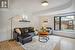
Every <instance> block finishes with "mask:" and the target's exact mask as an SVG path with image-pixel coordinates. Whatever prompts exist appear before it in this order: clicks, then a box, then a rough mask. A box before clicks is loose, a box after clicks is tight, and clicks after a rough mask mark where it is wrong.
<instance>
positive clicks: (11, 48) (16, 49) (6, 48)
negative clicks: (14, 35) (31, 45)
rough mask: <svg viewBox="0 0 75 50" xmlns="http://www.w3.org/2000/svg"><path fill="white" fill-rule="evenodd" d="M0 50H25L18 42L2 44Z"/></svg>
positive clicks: (0, 43)
mask: <svg viewBox="0 0 75 50" xmlns="http://www.w3.org/2000/svg"><path fill="white" fill-rule="evenodd" d="M0 50H24V49H23V48H22V47H21V45H19V44H17V42H16V41H4V42H0Z"/></svg>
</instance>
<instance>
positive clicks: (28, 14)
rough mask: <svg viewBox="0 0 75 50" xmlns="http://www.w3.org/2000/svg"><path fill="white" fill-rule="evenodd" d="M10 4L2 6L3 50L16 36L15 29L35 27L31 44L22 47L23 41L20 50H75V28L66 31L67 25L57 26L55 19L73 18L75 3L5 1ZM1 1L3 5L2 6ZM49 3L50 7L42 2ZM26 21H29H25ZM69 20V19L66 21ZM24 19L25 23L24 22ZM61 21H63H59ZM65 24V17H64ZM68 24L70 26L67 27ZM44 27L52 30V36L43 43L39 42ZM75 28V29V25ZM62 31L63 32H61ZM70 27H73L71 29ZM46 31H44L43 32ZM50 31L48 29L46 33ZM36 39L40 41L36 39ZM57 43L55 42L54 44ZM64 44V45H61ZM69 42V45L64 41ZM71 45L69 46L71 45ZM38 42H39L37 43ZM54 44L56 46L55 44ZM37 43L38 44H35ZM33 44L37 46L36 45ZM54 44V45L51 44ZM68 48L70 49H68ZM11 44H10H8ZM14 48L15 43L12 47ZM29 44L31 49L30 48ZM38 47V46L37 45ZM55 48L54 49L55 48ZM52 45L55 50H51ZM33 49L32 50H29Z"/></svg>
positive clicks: (0, 36)
mask: <svg viewBox="0 0 75 50" xmlns="http://www.w3.org/2000/svg"><path fill="white" fill-rule="evenodd" d="M1 1H6V2H7V4H8V5H7V4H6V3H4V4H6V7H1V5H0V16H1V17H0V23H1V24H0V46H1V47H2V48H1V47H0V50H2V49H3V47H4V46H5V45H4V46H2V44H1V43H3V44H4V43H6V41H11V42H12V41H14V40H12V39H13V37H14V35H13V32H14V29H15V28H25V27H33V28H34V34H35V35H34V36H33V39H32V41H31V42H28V43H25V44H24V45H22V43H21V42H17V41H16V40H15V41H16V43H17V44H19V43H20V44H19V45H20V47H19V48H24V49H25V50H37V49H38V48H39V49H38V50H67V49H68V50H74V49H75V47H74V45H72V44H75V34H74V33H75V31H74V28H73V29H71V30H70V29H69V30H61V29H65V28H66V26H64V27H62V25H60V26H59V25H57V26H56V23H55V22H56V20H54V19H55V17H59V18H60V17H61V16H73V17H75V0H67V1H66V0H19V1H18V0H1ZM1 1H0V4H1ZM43 1H47V2H46V3H48V5H47V6H42V5H41V4H42V2H43ZM24 19H25V21H24ZM64 19H67V18H64ZM20 20H21V21H20ZM59 21H60V19H59ZM61 21H63V20H62V18H61ZM57 23H59V24H60V23H67V22H57ZM65 25H66V24H65ZM42 27H45V28H46V27H50V31H51V32H48V33H51V34H50V35H49V39H48V41H47V42H45V43H43V42H40V41H39V37H38V33H37V32H40V31H41V28H42ZM73 27H74V26H73ZM60 28H61V29H60ZM67 28H71V27H69V26H67ZM42 31H44V30H43V29H42ZM45 31H46V30H45ZM35 39H36V40H35ZM52 40H53V41H52ZM60 41H61V46H59V43H60ZM64 41H65V42H64ZM67 41H69V42H71V41H72V42H71V43H69V42H67ZM35 42H36V43H35ZM52 42H53V43H52ZM7 43H10V42H7ZM34 43H35V44H34ZM32 44H33V45H32ZM48 44H50V45H48ZM64 44H65V46H67V45H68V47H69V48H68V47H64ZM6 45H7V44H6ZM10 45H12V44H10ZM26 45H27V46H26ZM35 45H36V46H35ZM51 45H52V46H51ZM14 46H16V45H15V44H14V45H13V46H11V47H12V48H13V47H14ZM48 46H51V48H52V47H53V46H54V47H53V48H52V49H48V48H50V47H48ZM7 48H8V47H6V49H5V50H17V48H16V49H9V48H8V49H7ZM28 48H29V49H28Z"/></svg>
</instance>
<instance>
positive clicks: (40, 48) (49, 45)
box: [22, 36, 60, 50]
mask: <svg viewBox="0 0 75 50" xmlns="http://www.w3.org/2000/svg"><path fill="white" fill-rule="evenodd" d="M38 38H39V37H38V36H35V37H33V40H32V42H30V43H26V44H24V45H22V47H23V48H24V49H25V50H55V48H58V49H56V50H59V47H57V46H58V45H57V44H58V43H59V41H60V38H58V37H52V36H49V40H48V41H47V42H45V43H42V42H40V41H39V40H38ZM56 38H57V40H56Z"/></svg>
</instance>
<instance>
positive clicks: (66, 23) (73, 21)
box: [54, 16, 75, 30]
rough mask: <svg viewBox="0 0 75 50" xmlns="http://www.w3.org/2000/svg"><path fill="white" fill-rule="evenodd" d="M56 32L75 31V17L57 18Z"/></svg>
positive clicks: (55, 21)
mask: <svg viewBox="0 0 75 50" xmlns="http://www.w3.org/2000/svg"><path fill="white" fill-rule="evenodd" d="M54 30H75V16H55V17H54Z"/></svg>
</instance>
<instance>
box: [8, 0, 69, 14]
mask: <svg viewBox="0 0 75 50" xmlns="http://www.w3.org/2000/svg"><path fill="white" fill-rule="evenodd" d="M9 1H10V2H9V5H10V9H17V10H24V11H26V12H30V13H34V12H38V11H42V10H47V9H50V8H53V7H58V6H61V5H63V4H65V3H67V2H68V1H70V0H48V2H49V5H48V6H47V7H43V6H41V1H42V0H9Z"/></svg>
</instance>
